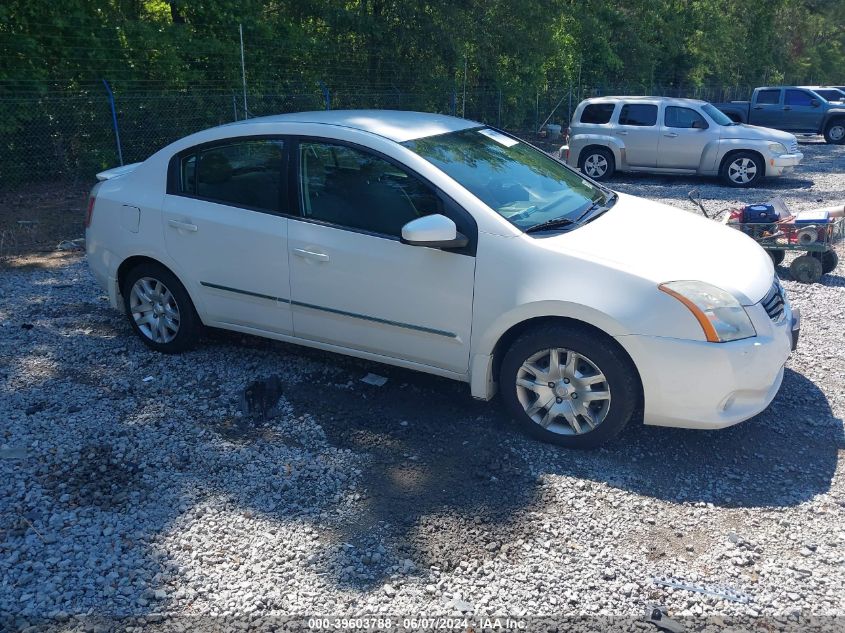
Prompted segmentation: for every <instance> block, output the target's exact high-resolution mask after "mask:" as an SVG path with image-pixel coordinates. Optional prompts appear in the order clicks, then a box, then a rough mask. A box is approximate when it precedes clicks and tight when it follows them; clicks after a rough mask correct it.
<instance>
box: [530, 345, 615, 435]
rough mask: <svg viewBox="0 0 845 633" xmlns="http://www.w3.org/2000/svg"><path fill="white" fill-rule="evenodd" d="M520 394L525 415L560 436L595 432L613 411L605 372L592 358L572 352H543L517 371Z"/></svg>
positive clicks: (554, 350)
mask: <svg viewBox="0 0 845 633" xmlns="http://www.w3.org/2000/svg"><path fill="white" fill-rule="evenodd" d="M516 391H517V398H518V399H519V402H520V404H521V405H522V407H523V409H524V410H525V414H526V415H527V416H528V417H529V418H531V420H532V421H534V423H536V424H538V425H539V426H541V427H542V428H543V429H545V430H547V431H550V432H552V433H557V434H560V435H581V434H583V433H589V432H590V431H593V430H594V429H595V428H596V427H597V426H599V425H600V424H601V423H602V422H604V420H605V418H606V417H607V413H608V410H609V409H610V387H609V385H608V382H607V378H605V375H604V373H602V371H601V370H600V369H599V368H598V366H597V365H596V364H595V363H594V362H593V361H591V360H590V359H589V358H587V357H586V356H584V355H582V354H578V353H577V352H574V351H572V350H568V349H559V348H552V349H547V350H542V351H540V352H537V353H536V354H534V355H532V356H531V357H530V358H528V359H527V360H526V361H525V362H524V363H523V364H522V366H521V367H520V368H519V371H518V372H517V376H516Z"/></svg>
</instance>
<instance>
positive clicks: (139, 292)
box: [129, 277, 180, 344]
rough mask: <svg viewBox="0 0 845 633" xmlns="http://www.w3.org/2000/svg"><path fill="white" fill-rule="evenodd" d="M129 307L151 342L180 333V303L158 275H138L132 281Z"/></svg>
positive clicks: (134, 318)
mask: <svg viewBox="0 0 845 633" xmlns="http://www.w3.org/2000/svg"><path fill="white" fill-rule="evenodd" d="M129 310H130V313H131V315H132V319H133V320H134V321H135V325H137V326H138V329H139V330H140V331H141V333H142V334H143V335H144V336H146V337H147V338H148V339H150V340H151V341H152V342H154V343H159V344H166V343H170V342H171V341H172V340H173V339H175V338H176V335H177V334H179V323H180V315H179V305H178V304H177V303H176V299H175V298H174V297H173V293H171V292H170V290H169V289H168V288H167V286H165V285H164V284H163V283H162V282H161V281H159V280H158V279H154V278H152V277H141V278H140V279H138V280H137V281H136V282H135V283H134V284H133V285H132V290H131V291H130V293H129Z"/></svg>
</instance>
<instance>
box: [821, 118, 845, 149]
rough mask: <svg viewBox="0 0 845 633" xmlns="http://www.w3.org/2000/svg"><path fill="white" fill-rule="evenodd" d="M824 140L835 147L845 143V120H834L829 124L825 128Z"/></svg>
mask: <svg viewBox="0 0 845 633" xmlns="http://www.w3.org/2000/svg"><path fill="white" fill-rule="evenodd" d="M824 140H825V142H827V143H832V144H834V145H841V144H842V143H845V119H834V120H833V121H831V122H830V123H828V124H827V125H826V126H825V128H824Z"/></svg>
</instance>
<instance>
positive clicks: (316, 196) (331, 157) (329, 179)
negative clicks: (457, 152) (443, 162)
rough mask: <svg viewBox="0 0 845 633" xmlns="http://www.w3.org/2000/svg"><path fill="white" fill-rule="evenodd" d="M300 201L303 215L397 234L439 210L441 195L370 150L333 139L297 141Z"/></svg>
mask: <svg viewBox="0 0 845 633" xmlns="http://www.w3.org/2000/svg"><path fill="white" fill-rule="evenodd" d="M299 166H300V187H301V191H300V199H301V204H302V211H303V214H304V215H305V217H306V218H311V219H314V220H319V221H322V222H329V223H331V224H337V225H339V226H342V227H347V228H351V229H358V230H362V231H367V232H370V233H379V234H382V235H389V236H391V237H400V236H401V235H402V227H403V226H405V224H407V223H408V222H410V221H411V220H415V219H417V218H419V217H422V216H425V215H430V214H432V213H442V203H441V201H440V198H439V196H438V195H437V194H436V193H435V192H434V191H433V190H432V189H431V188H430V187H428V186H427V185H426V184H424V183H423V182H421V181H420V180H419V179H417V178H415V177H414V176H412V175H410V174H408V173H407V172H406V171H404V170H402V169H400V168H399V167H397V166H395V165H394V164H392V163H390V162H388V161H386V160H384V159H382V158H379V157H378V156H376V155H374V154H370V153H367V152H363V151H361V150H358V149H355V148H352V147H348V146H346V145H336V144H332V143H314V142H301V143H300V144H299Z"/></svg>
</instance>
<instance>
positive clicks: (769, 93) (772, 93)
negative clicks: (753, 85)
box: [757, 90, 780, 103]
mask: <svg viewBox="0 0 845 633" xmlns="http://www.w3.org/2000/svg"><path fill="white" fill-rule="evenodd" d="M779 102H780V90H761V91H760V92H758V93H757V103H779Z"/></svg>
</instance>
